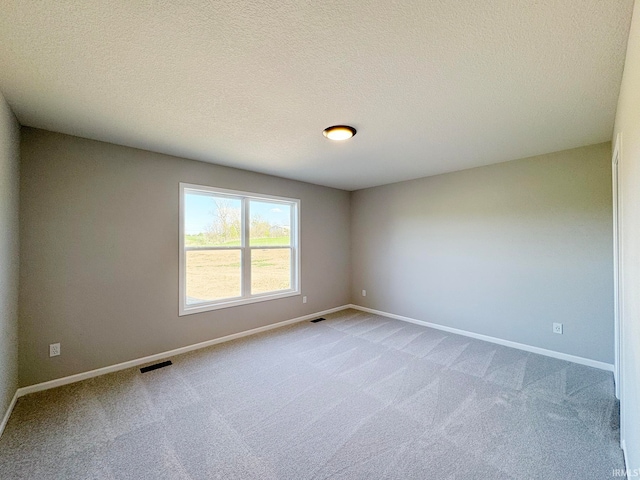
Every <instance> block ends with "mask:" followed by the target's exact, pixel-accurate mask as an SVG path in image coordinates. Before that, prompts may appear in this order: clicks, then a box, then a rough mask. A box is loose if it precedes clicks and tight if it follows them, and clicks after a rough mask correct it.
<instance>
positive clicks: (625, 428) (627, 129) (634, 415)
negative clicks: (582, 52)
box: [613, 1, 640, 471]
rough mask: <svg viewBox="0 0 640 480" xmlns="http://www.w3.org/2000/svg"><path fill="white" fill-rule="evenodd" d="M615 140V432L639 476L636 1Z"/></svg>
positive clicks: (639, 19) (639, 42) (639, 75)
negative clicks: (618, 315)
mask: <svg viewBox="0 0 640 480" xmlns="http://www.w3.org/2000/svg"><path fill="white" fill-rule="evenodd" d="M618 134H620V140H621V145H620V146H621V156H620V160H619V169H618V172H619V173H618V174H619V185H620V200H621V204H622V208H621V219H620V220H621V228H622V236H621V243H622V249H621V250H622V265H623V268H622V286H623V288H622V291H621V295H622V309H621V310H622V332H621V333H622V336H621V338H622V345H621V347H622V348H621V353H622V362H621V365H622V372H621V382H620V386H621V392H620V407H621V427H622V438H623V440H624V443H625V446H626V448H625V450H626V454H627V467H628V468H630V469H638V470H637V471H640V407H639V406H640V344H639V343H638V339H640V296H639V295H638V292H639V291H640V252H639V251H638V246H639V245H640V187H639V186H640V1H636V3H635V7H634V10H633V20H632V22H631V31H630V33H629V43H628V44H627V60H626V63H625V66H624V75H623V77H622V86H621V88H620V98H619V99H618V110H617V115H616V124H615V130H614V136H613V140H614V141H615V140H616V138H617V137H618Z"/></svg>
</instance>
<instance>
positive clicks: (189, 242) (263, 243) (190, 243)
mask: <svg viewBox="0 0 640 480" xmlns="http://www.w3.org/2000/svg"><path fill="white" fill-rule="evenodd" d="M184 239H185V242H184V243H185V245H186V246H187V247H207V246H216V247H239V246H240V240H230V241H228V242H224V243H221V244H218V245H210V244H209V243H208V242H207V237H205V236H204V235H203V234H201V233H199V234H198V235H185V237H184ZM289 244H290V240H289V237H264V238H253V239H251V246H252V247H269V246H280V245H282V246H288V245H289Z"/></svg>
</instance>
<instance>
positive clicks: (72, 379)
mask: <svg viewBox="0 0 640 480" xmlns="http://www.w3.org/2000/svg"><path fill="white" fill-rule="evenodd" d="M347 308H349V305H342V306H340V307H335V308H330V309H328V310H323V311H321V312H316V313H310V314H308V315H303V316H302V317H297V318H292V319H290V320H284V321H282V322H278V323H272V324H270V325H265V326H264V327H258V328H253V329H251V330H245V331H244V332H238V333H233V334H231V335H226V336H224V337H219V338H214V339H213V340H207V341H205V342H200V343H196V344H193V345H187V346H186V347H180V348H176V349H174V350H169V351H167V352H162V353H156V354H155V355H149V356H148V357H142V358H136V359H135V360H129V361H127V362H122V363H118V364H116V365H111V366H109V367H102V368H98V369H96V370H90V371H88V372H83V373H76V374H75V375H70V376H68V377H63V378H57V379H55V380H50V381H48V382H43V383H37V384H35V385H30V386H28V387H22V388H19V389H18V391H17V392H16V397H22V396H24V395H28V394H30V393H35V392H41V391H43V390H49V389H51V388H56V387H61V386H63V385H68V384H70V383H76V382H80V381H82V380H86V379H88V378H93V377H99V376H100V375H106V374H107V373H113V372H117V371H120V370H125V369H127V368H132V367H137V366H138V365H144V364H145V363H152V362H157V361H158V360H163V359H165V358H168V357H173V356H176V355H181V354H183V353H187V352H191V351H193V350H199V349H201V348H206V347H210V346H212V345H217V344H218V343H224V342H229V341H231V340H236V339H238V338H242V337H248V336H250V335H255V334H257V333H262V332H266V331H268V330H273V329H275V328H280V327H284V326H286V325H291V324H293V323H298V322H304V321H305V320H310V319H312V318H316V317H319V316H322V315H328V314H330V313H334V312H339V311H340V310H345V309H347Z"/></svg>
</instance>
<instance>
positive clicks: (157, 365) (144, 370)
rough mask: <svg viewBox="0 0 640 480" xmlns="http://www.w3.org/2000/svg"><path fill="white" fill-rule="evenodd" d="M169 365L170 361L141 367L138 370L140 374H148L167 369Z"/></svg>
mask: <svg viewBox="0 0 640 480" xmlns="http://www.w3.org/2000/svg"><path fill="white" fill-rule="evenodd" d="M169 365H172V363H171V360H167V361H166V362H160V363H156V364H154V365H149V366H148V367H142V368H141V369H140V373H147V372H150V371H151V370H157V369H158V368H162V367H168V366H169Z"/></svg>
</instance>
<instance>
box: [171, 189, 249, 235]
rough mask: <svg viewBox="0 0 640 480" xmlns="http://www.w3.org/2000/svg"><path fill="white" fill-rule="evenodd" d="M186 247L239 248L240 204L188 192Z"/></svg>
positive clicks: (233, 200) (185, 231)
mask: <svg viewBox="0 0 640 480" xmlns="http://www.w3.org/2000/svg"><path fill="white" fill-rule="evenodd" d="M184 197H185V198H184V199H185V203H184V205H185V208H184V210H185V211H184V245H185V246H186V247H220V246H225V247H230V246H240V239H241V236H242V232H241V228H242V227H241V225H242V222H241V221H240V219H241V214H240V212H241V201H240V200H239V199H235V198H227V197H216V196H213V195H206V194H199V193H189V192H186V193H185V196H184Z"/></svg>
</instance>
